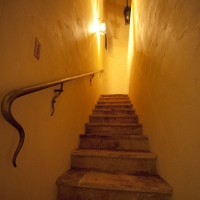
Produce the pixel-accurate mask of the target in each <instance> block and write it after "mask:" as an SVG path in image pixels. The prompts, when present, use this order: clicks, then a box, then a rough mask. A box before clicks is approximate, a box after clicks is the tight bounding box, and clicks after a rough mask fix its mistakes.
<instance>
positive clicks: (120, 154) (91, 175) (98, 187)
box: [56, 94, 172, 200]
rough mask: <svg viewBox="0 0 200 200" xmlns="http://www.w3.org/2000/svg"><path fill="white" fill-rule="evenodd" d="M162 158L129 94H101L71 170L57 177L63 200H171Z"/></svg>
mask: <svg viewBox="0 0 200 200" xmlns="http://www.w3.org/2000/svg"><path fill="white" fill-rule="evenodd" d="M156 161H157V155H155V154H154V153H152V152H150V151H149V146H148V137H147V136H145V135H143V134H142V125H141V124H139V123H138V116H137V115H135V110H134V109H133V105H132V104H131V102H130V100H129V98H128V95H125V94H113V95H101V96H100V98H99V100H98V102H97V104H96V105H95V109H94V110H93V111H92V115H90V116H89V123H86V124H85V134H81V135H80V145H79V149H76V150H73V151H72V152H71V169H70V170H69V171H67V172H66V173H65V174H63V175H62V176H61V177H59V178H58V179H57V181H56V184H57V186H58V200H169V199H170V196H171V194H172V188H171V187H170V186H169V185H168V184H167V183H166V182H165V181H164V180H163V179H162V178H161V177H159V176H158V175H157V167H156Z"/></svg>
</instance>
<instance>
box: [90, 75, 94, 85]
mask: <svg viewBox="0 0 200 200" xmlns="http://www.w3.org/2000/svg"><path fill="white" fill-rule="evenodd" d="M93 78H94V74H91V75H90V86H91V85H92V79H93Z"/></svg>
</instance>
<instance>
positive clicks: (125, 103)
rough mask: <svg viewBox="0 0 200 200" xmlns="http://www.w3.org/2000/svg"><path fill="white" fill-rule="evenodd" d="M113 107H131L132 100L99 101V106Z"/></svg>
mask: <svg viewBox="0 0 200 200" xmlns="http://www.w3.org/2000/svg"><path fill="white" fill-rule="evenodd" d="M105 104H106V105H112V104H116V105H131V101H130V100H123V101H122V100H121V101H116V100H113V101H107V100H99V101H97V105H105Z"/></svg>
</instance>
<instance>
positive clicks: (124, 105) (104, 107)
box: [95, 104, 133, 109]
mask: <svg viewBox="0 0 200 200" xmlns="http://www.w3.org/2000/svg"><path fill="white" fill-rule="evenodd" d="M124 108H125V109H131V108H133V105H132V104H121V105H119V104H112V105H106V104H105V105H102V104H96V105H95V109H124Z"/></svg>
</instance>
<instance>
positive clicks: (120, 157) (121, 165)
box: [71, 149, 157, 174]
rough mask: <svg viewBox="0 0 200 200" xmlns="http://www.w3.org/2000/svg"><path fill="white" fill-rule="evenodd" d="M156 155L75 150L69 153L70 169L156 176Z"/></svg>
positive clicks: (149, 153)
mask: <svg viewBox="0 0 200 200" xmlns="http://www.w3.org/2000/svg"><path fill="white" fill-rule="evenodd" d="M156 160H157V155H155V154H153V153H151V152H134V151H109V150H91V149H87V150H85V149H76V150H73V151H71V168H72V169H91V170H100V171H106V172H123V173H131V174H138V173H140V174H141V173H142V174H143V173H145V174H156V173H157V169H156Z"/></svg>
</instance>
